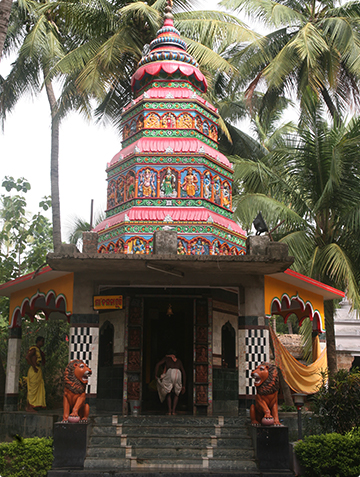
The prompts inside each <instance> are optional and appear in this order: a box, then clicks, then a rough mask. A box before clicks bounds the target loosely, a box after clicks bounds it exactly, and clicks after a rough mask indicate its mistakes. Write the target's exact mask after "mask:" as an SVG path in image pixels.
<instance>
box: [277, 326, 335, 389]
mask: <svg viewBox="0 0 360 477" xmlns="http://www.w3.org/2000/svg"><path fill="white" fill-rule="evenodd" d="M269 329H270V335H271V339H272V342H273V345H274V352H275V364H276V366H278V367H279V368H280V369H281V372H282V374H283V377H284V379H285V381H286V382H287V384H288V385H289V386H290V387H291V389H292V390H293V391H295V392H297V393H304V394H314V393H316V392H317V390H318V388H319V386H320V385H321V383H322V377H321V372H324V371H326V369H327V357H326V349H324V350H323V351H322V352H321V354H320V356H319V358H318V359H317V360H316V361H315V362H314V363H312V364H310V365H309V366H305V365H304V364H302V363H299V361H297V360H296V359H295V358H294V357H293V356H292V355H291V354H290V353H289V352H288V350H287V349H286V348H285V347H284V346H283V345H282V344H281V343H280V341H279V339H278V337H277V336H276V334H275V332H274V330H273V329H272V327H271V326H270V327H269Z"/></svg>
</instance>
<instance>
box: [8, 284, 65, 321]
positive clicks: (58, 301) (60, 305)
mask: <svg viewBox="0 0 360 477" xmlns="http://www.w3.org/2000/svg"><path fill="white" fill-rule="evenodd" d="M40 311H42V312H43V313H44V315H45V318H46V320H48V319H49V316H50V314H51V313H52V312H57V313H62V314H64V315H65V316H66V317H67V320H68V321H69V320H70V315H71V312H70V311H68V305H67V300H66V296H65V295H64V294H62V293H59V294H58V295H56V293H55V292H54V291H53V290H49V291H48V292H47V293H46V294H45V293H43V292H40V291H39V290H38V291H37V292H36V293H34V295H32V296H31V297H30V298H29V297H26V298H24V299H23V301H22V303H21V305H20V306H17V307H16V308H15V309H14V311H13V313H12V316H11V321H10V328H20V327H21V319H22V318H24V317H25V316H28V317H29V318H30V320H31V321H34V318H35V315H36V314H37V313H39V312H40Z"/></svg>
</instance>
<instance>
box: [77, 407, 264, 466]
mask: <svg viewBox="0 0 360 477" xmlns="http://www.w3.org/2000/svg"><path fill="white" fill-rule="evenodd" d="M84 469H85V470H87V471H101V470H103V471H109V472H114V471H119V470H122V471H132V472H136V471H139V472H145V471H149V472H150V471H153V470H154V471H160V472H163V471H170V472H180V471H183V472H188V473H189V472H206V471H207V470H209V471H214V472H217V471H224V472H229V471H236V472H237V473H239V472H240V473H241V472H245V473H246V472H250V473H251V472H252V473H254V472H255V473H256V472H257V471H258V468H257V464H256V462H255V457H254V450H253V447H252V442H251V438H250V436H249V434H248V430H247V427H246V418H245V416H240V417H206V416H204V417H193V416H139V417H134V416H127V417H122V416H116V415H114V416H96V417H95V418H94V419H93V422H92V428H91V432H90V437H89V441H88V447H87V454H86V458H85V463H84ZM239 475H241V474H239ZM254 475H256V474H254Z"/></svg>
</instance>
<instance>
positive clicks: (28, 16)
mask: <svg viewBox="0 0 360 477" xmlns="http://www.w3.org/2000/svg"><path fill="white" fill-rule="evenodd" d="M49 5H50V4H49V3H46V2H45V4H44V3H43V2H41V3H38V2H33V1H25V2H14V5H13V11H12V15H11V19H10V24H9V30H8V38H7V45H6V46H7V50H8V51H16V52H17V58H16V60H15V61H14V63H13V64H12V68H11V71H10V73H9V75H8V76H7V78H6V79H5V80H4V81H2V82H1V86H0V116H1V118H2V120H3V121H4V120H5V119H6V117H7V115H8V114H9V112H11V111H12V109H13V107H14V106H15V104H16V103H17V101H19V99H20V98H21V97H22V96H23V95H24V94H28V93H32V94H38V93H39V92H40V91H41V90H42V88H43V87H44V88H45V91H46V94H47V98H48V103H49V107H50V116H51V154H50V177H51V198H52V219H53V244H54V250H56V251H57V250H58V249H59V248H60V246H61V220H60V194H59V164H58V162H59V129H60V121H61V119H62V118H63V117H64V115H65V114H66V113H67V112H68V111H69V110H71V109H76V110H80V111H81V112H83V113H85V114H86V115H87V116H88V117H90V111H91V108H90V103H89V99H88V97H87V95H86V94H82V95H79V94H78V93H77V91H76V85H75V82H74V78H73V77H72V76H71V74H69V75H68V76H67V77H66V78H64V79H63V83H62V89H61V95H60V96H59V97H58V98H57V96H56V93H55V89H54V78H51V79H49V78H48V77H47V76H48V73H49V71H50V69H51V68H52V67H53V65H54V64H55V63H56V62H57V61H58V60H59V59H60V58H62V57H63V56H64V55H65V54H66V53H67V52H68V51H69V49H70V48H71V47H72V45H73V44H75V43H76V41H80V39H79V37H76V36H75V35H74V34H73V32H72V31H71V30H70V28H69V27H68V26H67V23H66V19H67V17H65V13H66V15H67V16H68V12H65V11H63V10H61V9H58V10H55V11H54V10H51V11H50V9H49ZM72 75H73V76H74V75H75V72H74V71H73V72H72Z"/></svg>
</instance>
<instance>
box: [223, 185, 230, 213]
mask: <svg viewBox="0 0 360 477" xmlns="http://www.w3.org/2000/svg"><path fill="white" fill-rule="evenodd" d="M230 201H231V195H230V185H229V183H228V182H226V181H225V182H224V184H223V206H224V207H226V208H227V209H230Z"/></svg>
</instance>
